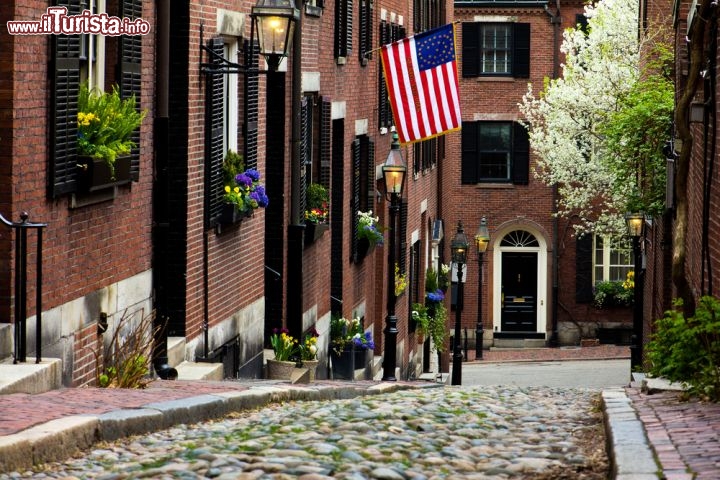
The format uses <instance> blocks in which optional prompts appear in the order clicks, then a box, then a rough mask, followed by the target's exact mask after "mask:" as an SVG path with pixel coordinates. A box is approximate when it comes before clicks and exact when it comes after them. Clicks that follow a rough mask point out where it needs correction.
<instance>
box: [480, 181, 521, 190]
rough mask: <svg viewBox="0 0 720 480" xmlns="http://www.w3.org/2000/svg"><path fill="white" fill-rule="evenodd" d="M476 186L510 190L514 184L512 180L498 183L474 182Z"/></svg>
mask: <svg viewBox="0 0 720 480" xmlns="http://www.w3.org/2000/svg"><path fill="white" fill-rule="evenodd" d="M475 187H476V188H492V189H496V190H510V189H512V188H515V184H514V183H512V182H508V183H499V182H488V183H476V184H475Z"/></svg>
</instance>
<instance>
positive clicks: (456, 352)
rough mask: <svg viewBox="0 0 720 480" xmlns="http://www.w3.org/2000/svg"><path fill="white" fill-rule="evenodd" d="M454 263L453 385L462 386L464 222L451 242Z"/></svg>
mask: <svg viewBox="0 0 720 480" xmlns="http://www.w3.org/2000/svg"><path fill="white" fill-rule="evenodd" d="M450 251H451V252H452V261H453V262H455V263H456V264H457V281H458V286H457V289H458V290H457V300H456V302H455V342H454V343H455V345H454V349H453V369H452V379H451V384H452V385H462V357H463V354H462V348H461V347H460V319H461V316H462V308H463V279H462V277H463V267H464V266H465V263H467V251H468V239H467V236H466V235H465V231H464V230H463V224H462V220H461V221H459V222H458V228H457V233H456V234H455V236H454V237H453V239H452V241H451V242H450Z"/></svg>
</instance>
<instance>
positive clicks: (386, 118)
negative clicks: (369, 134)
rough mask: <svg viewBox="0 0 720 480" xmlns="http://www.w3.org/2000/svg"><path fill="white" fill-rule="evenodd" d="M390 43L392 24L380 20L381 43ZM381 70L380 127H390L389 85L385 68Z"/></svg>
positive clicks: (379, 96)
mask: <svg viewBox="0 0 720 480" xmlns="http://www.w3.org/2000/svg"><path fill="white" fill-rule="evenodd" d="M388 43H390V24H389V23H387V22H386V21H382V22H380V45H381V46H383V45H387V44H388ZM378 70H379V72H380V82H379V86H380V88H379V90H380V93H379V95H378V106H379V108H378V110H379V117H380V118H379V122H380V127H389V126H390V125H391V124H392V120H391V119H390V100H389V98H388V91H387V85H386V83H385V75H384V73H383V69H382V68H379V69H378Z"/></svg>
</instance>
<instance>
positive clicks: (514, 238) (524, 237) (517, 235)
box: [500, 230, 540, 247]
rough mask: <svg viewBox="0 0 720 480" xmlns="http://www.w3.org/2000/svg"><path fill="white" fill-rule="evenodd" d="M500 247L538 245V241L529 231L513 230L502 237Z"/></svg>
mask: <svg viewBox="0 0 720 480" xmlns="http://www.w3.org/2000/svg"><path fill="white" fill-rule="evenodd" d="M500 246H501V247H539V246H540V243H539V242H538V241H537V238H535V235H533V234H532V233H530V232H526V231H525V230H514V231H512V232H510V233H508V234H507V235H505V237H504V238H503V239H502V241H501V242H500Z"/></svg>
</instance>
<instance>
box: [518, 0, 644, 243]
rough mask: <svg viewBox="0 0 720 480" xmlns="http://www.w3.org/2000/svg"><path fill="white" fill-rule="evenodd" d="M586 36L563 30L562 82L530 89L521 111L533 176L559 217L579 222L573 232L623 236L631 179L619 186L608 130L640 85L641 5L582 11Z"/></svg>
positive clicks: (615, 2)
mask: <svg viewBox="0 0 720 480" xmlns="http://www.w3.org/2000/svg"><path fill="white" fill-rule="evenodd" d="M585 15H586V17H587V19H588V25H587V28H586V29H583V28H580V27H578V28H575V29H568V30H566V31H565V32H564V35H563V44H562V47H561V51H562V52H563V53H564V54H565V55H566V58H565V63H564V64H563V65H562V77H561V78H557V79H552V80H546V81H545V84H544V85H543V90H542V91H541V92H540V93H539V94H538V95H537V96H536V94H535V93H534V91H533V85H532V84H531V85H528V92H527V93H526V94H525V95H524V97H523V101H522V103H521V104H520V105H519V107H520V111H521V112H522V113H523V115H524V116H525V124H526V126H527V128H528V131H529V136H530V145H531V147H532V149H533V151H534V152H535V153H536V154H537V156H538V164H537V168H536V169H535V175H536V176H537V177H538V178H539V179H540V180H542V181H543V182H544V183H546V184H548V185H556V186H557V188H558V193H559V201H558V214H559V215H562V216H567V217H570V216H576V217H577V218H578V222H577V223H576V229H577V230H580V231H595V232H596V233H610V234H612V233H618V232H622V231H624V229H625V227H624V224H623V219H622V216H621V215H618V212H623V210H624V207H625V201H626V198H627V195H628V192H629V190H632V189H635V188H636V184H635V182H634V179H632V178H618V171H617V169H616V168H613V161H612V159H611V158H610V157H611V155H612V153H611V152H610V150H609V149H608V145H607V144H606V139H605V126H606V124H607V122H608V120H609V119H610V118H612V116H613V114H615V113H616V112H618V111H619V110H620V109H621V108H622V106H623V105H622V99H623V98H625V97H626V96H627V95H628V93H629V92H630V90H631V89H632V88H633V85H635V83H636V82H637V80H638V79H639V77H640V69H639V51H640V45H639V41H638V25H637V18H638V2H637V1H635V0H601V1H600V2H598V3H596V4H593V5H588V6H586V7H585Z"/></svg>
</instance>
